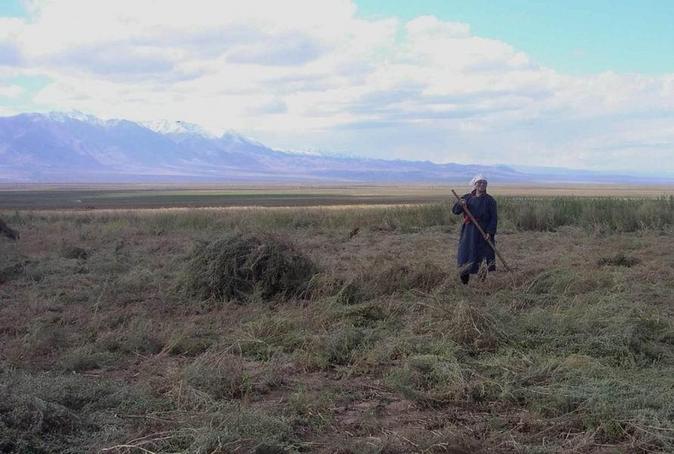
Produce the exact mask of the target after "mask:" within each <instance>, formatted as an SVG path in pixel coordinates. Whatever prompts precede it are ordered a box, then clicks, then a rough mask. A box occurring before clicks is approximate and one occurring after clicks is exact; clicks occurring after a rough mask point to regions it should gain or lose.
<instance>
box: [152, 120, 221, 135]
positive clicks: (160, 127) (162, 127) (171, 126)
mask: <svg viewBox="0 0 674 454" xmlns="http://www.w3.org/2000/svg"><path fill="white" fill-rule="evenodd" d="M141 124H142V125H143V126H145V127H146V128H148V129H151V130H152V131H154V132H158V133H159V134H193V135H198V136H203V137H207V138H213V137H214V136H213V135H212V134H210V133H209V132H208V131H206V130H205V129H203V128H202V127H201V126H199V125H195V124H194V123H188V122H186V121H180V120H177V121H172V120H152V121H144V122H142V123H141Z"/></svg>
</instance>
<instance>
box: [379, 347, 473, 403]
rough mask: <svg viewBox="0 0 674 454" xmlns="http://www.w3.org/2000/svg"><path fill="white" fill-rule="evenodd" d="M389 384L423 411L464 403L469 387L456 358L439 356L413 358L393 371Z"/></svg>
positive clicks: (387, 378)
mask: <svg viewBox="0 0 674 454" xmlns="http://www.w3.org/2000/svg"><path fill="white" fill-rule="evenodd" d="M386 381H387V383H388V385H389V386H391V387H392V388H393V389H395V390H396V391H398V392H400V393H401V394H402V395H403V396H404V397H405V398H407V399H410V400H412V401H414V402H415V403H416V404H417V405H419V406H421V407H441V406H443V405H447V404H449V403H450V402H453V401H458V400H462V399H463V397H464V395H465V392H466V385H467V383H466V378H465V377H464V371H463V370H462V369H461V366H460V365H459V364H458V362H457V361H456V359H455V358H452V357H440V356H436V355H418V356H412V357H410V358H409V359H408V360H407V361H406V362H405V364H404V365H403V366H402V367H400V368H397V369H393V370H392V371H391V372H390V373H389V375H388V376H387V377H386Z"/></svg>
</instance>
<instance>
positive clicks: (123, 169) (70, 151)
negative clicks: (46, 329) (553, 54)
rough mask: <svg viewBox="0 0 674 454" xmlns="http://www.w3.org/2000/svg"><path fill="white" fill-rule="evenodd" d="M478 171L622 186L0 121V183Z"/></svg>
mask: <svg viewBox="0 0 674 454" xmlns="http://www.w3.org/2000/svg"><path fill="white" fill-rule="evenodd" d="M477 172H480V173H483V174H486V175H488V176H489V177H490V179H491V180H492V181H501V182H521V181H545V182H551V181H589V180H588V178H591V181H594V182H597V181H624V178H623V177H617V176H610V175H599V174H592V175H591V176H588V173H587V172H584V173H578V174H574V173H573V171H567V172H565V173H563V174H559V173H555V174H554V178H553V179H551V178H549V177H550V175H547V176H546V175H545V174H538V175H536V174H533V173H528V172H520V171H516V170H514V169H513V168H511V167H509V166H478V165H460V164H434V163H432V162H428V161H400V160H395V161H393V160H391V161H389V160H382V159H364V158H358V157H338V156H327V155H318V154H306V153H305V154H303V153H291V152H283V151H276V150H272V149H271V148H269V147H267V146H265V145H263V144H261V143H259V142H256V141H254V140H251V139H248V138H246V137H243V136H241V135H239V134H236V133H225V134H223V135H222V136H220V137H216V136H214V135H212V134H209V133H208V132H207V131H204V130H203V129H202V128H201V127H199V126H197V125H193V124H190V123H186V122H181V121H167V120H162V121H156V122H149V123H143V124H140V123H135V122H132V121H128V120H101V119H99V118H96V117H94V116H92V115H87V114H83V113H80V112H71V113H59V112H52V113H48V114H37V113H27V114H21V115H16V116H12V117H0V182H1V181H4V182H124V181H136V182H138V181H148V182H152V181H165V182H169V181H180V182H189V181H195V182H197V181H202V182H203V181H212V182H269V181H277V182H283V181H285V182H346V183H348V182H354V183H356V182H375V183H376V182H379V183H383V182H391V183H401V182H428V183H430V182H434V183H439V182H449V181H464V180H466V179H467V178H469V177H470V176H471V175H473V174H475V173H477ZM551 175H552V174H551ZM579 175H580V176H579Z"/></svg>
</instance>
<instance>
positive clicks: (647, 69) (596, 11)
mask: <svg viewBox="0 0 674 454" xmlns="http://www.w3.org/2000/svg"><path fill="white" fill-rule="evenodd" d="M356 4H357V5H358V9H359V13H360V14H361V15H362V16H364V17H372V18H374V17H385V16H397V17H401V18H405V19H413V18H414V17H416V16H420V15H434V16H436V17H438V18H440V19H444V20H448V21H458V22H465V23H467V24H469V25H470V27H471V30H472V31H473V33H475V34H476V35H479V36H484V37H489V38H495V39H499V40H503V41H505V42H507V43H509V44H511V45H513V46H515V47H517V48H519V49H522V50H523V51H525V52H526V53H528V54H529V55H530V56H531V57H532V58H533V59H535V60H536V61H538V62H539V63H541V64H543V65H546V66H549V67H551V68H554V69H556V70H559V71H563V72H567V73H572V74H583V73H593V72H602V71H616V72H628V73H643V74H660V73H672V72H674V1H671V0H613V1H611V0H564V1H562V0H550V1H544V0H498V1H495V0H462V1H457V0H415V1H390V0H389V1H386V0H357V1H356Z"/></svg>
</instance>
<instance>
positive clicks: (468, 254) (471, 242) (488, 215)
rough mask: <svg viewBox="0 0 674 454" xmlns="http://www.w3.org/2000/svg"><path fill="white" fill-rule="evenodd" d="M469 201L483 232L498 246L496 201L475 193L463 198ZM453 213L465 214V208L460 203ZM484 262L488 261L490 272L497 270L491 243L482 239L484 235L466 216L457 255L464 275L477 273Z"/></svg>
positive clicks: (456, 204) (454, 207)
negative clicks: (496, 238)
mask: <svg viewBox="0 0 674 454" xmlns="http://www.w3.org/2000/svg"><path fill="white" fill-rule="evenodd" d="M461 198H462V199H465V200H466V201H467V204H468V205H467V206H468V209H469V210H470V212H471V213H472V214H473V216H475V219H477V222H478V223H479V224H480V227H482V230H484V231H485V232H487V233H489V234H490V235H491V238H492V242H493V243H494V244H496V240H495V238H494V237H495V235H496V224H497V222H498V216H497V214H496V200H494V198H493V197H492V196H490V195H489V194H484V195H483V196H481V197H476V196H475V191H473V192H471V193H469V194H465V195H463V196H462V197H461ZM452 213H454V214H464V213H463V208H462V207H461V204H460V203H459V202H456V203H455V204H454V206H453V207H452ZM483 260H486V261H487V266H488V269H489V271H495V270H496V259H495V257H494V250H493V249H492V248H491V247H490V246H489V243H487V241H486V240H485V239H484V238H482V234H481V233H480V231H479V230H478V229H477V227H475V225H474V224H473V223H472V221H470V219H469V218H468V216H466V215H464V222H463V225H462V226H461V238H460V239H459V251H458V254H457V263H458V265H459V268H460V269H461V272H462V274H467V273H471V274H474V273H477V272H478V270H479V269H480V264H481V263H482V261H483Z"/></svg>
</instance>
